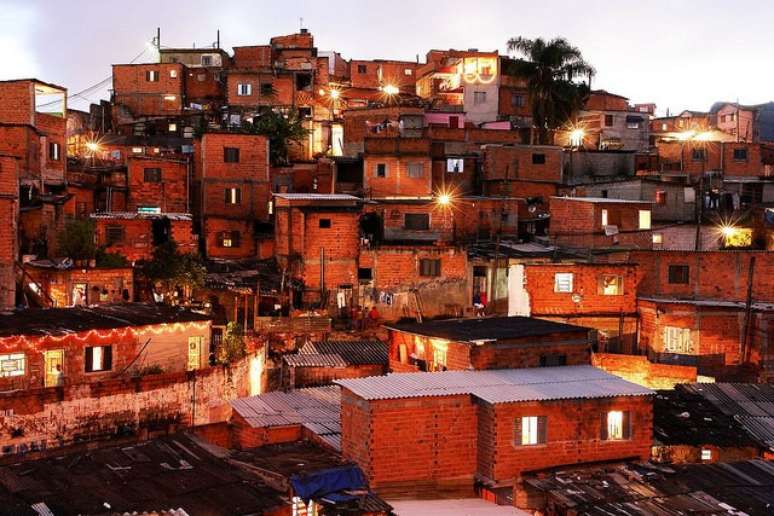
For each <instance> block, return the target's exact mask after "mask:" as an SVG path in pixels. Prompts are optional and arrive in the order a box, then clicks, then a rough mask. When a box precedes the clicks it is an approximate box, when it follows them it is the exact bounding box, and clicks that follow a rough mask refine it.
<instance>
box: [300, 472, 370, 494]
mask: <svg viewBox="0 0 774 516" xmlns="http://www.w3.org/2000/svg"><path fill="white" fill-rule="evenodd" d="M290 484H291V485H292V486H293V491H294V493H295V495H296V496H298V497H299V498H301V499H302V500H314V499H316V498H321V497H323V496H326V495H330V494H332V493H337V492H339V491H343V490H345V489H365V488H366V481H365V477H364V476H363V472H362V471H360V468H358V467H357V466H355V465H351V466H342V467H339V468H330V469H323V470H320V471H315V472H313V473H307V474H304V475H293V476H292V477H290Z"/></svg>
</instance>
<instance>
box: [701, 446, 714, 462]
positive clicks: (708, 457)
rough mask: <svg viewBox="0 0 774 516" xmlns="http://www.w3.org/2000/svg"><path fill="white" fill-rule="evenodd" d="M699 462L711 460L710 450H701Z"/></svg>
mask: <svg viewBox="0 0 774 516" xmlns="http://www.w3.org/2000/svg"><path fill="white" fill-rule="evenodd" d="M701 460H712V450H708V449H707V448H702V449H701Z"/></svg>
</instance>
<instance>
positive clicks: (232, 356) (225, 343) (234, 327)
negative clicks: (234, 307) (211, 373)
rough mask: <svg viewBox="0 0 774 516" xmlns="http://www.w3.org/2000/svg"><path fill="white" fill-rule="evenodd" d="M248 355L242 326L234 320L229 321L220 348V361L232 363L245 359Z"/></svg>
mask: <svg viewBox="0 0 774 516" xmlns="http://www.w3.org/2000/svg"><path fill="white" fill-rule="evenodd" d="M246 355H247V348H246V346H245V337H244V334H243V333H242V326H240V325H239V324H237V323H234V322H230V323H228V325H226V332H225V333H224V334H223V340H222V341H221V343H220V348H218V361H219V362H220V363H222V364H232V363H234V362H237V361H239V360H241V359H243V358H244V357H245V356H246Z"/></svg>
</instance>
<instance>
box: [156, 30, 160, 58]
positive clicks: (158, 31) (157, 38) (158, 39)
mask: <svg viewBox="0 0 774 516" xmlns="http://www.w3.org/2000/svg"><path fill="white" fill-rule="evenodd" d="M156 50H158V51H159V52H161V27H156Z"/></svg>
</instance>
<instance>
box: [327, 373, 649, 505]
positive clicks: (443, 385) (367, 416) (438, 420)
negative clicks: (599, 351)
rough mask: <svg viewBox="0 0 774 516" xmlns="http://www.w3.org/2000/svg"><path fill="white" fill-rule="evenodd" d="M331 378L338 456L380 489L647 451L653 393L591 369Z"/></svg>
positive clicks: (455, 486)
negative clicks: (336, 402) (337, 410)
mask: <svg viewBox="0 0 774 516" xmlns="http://www.w3.org/2000/svg"><path fill="white" fill-rule="evenodd" d="M336 383H337V384H339V385H340V386H341V387H342V392H341V450H342V454H343V455H344V458H346V459H349V460H353V461H354V462H356V463H357V464H358V465H359V466H360V467H361V469H362V470H363V472H364V473H365V475H366V476H367V478H368V480H369V486H370V487H371V489H373V490H374V491H376V492H377V493H379V494H380V495H382V496H387V497H395V498H401V497H403V498H406V497H415V496H420V497H423V498H440V497H458V498H464V497H469V496H471V495H472V493H473V488H474V482H476V481H477V482H479V483H480V484H483V485H484V486H495V485H496V486H498V487H503V486H515V488H518V482H519V480H520V477H521V476H522V475H523V474H525V473H527V472H537V471H541V470H546V469H549V468H555V467H559V466H574V465H579V464H584V463H595V462H602V461H615V460H625V459H637V460H647V459H648V458H649V456H650V448H651V445H652V438H653V437H652V407H651V399H650V394H652V393H653V391H650V390H649V389H646V388H644V387H640V386H638V385H635V384H632V383H629V382H627V381H625V380H622V379H620V378H618V377H616V376H613V375H610V374H608V373H605V372H604V371H601V370H599V369H596V368H594V367H591V366H574V367H572V366H571V367H550V368H541V369H503V370H497V371H446V372H442V373H404V374H391V375H388V376H377V377H371V378H359V379H348V380H338V381H337V382H336ZM485 488H486V487H485Z"/></svg>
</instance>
